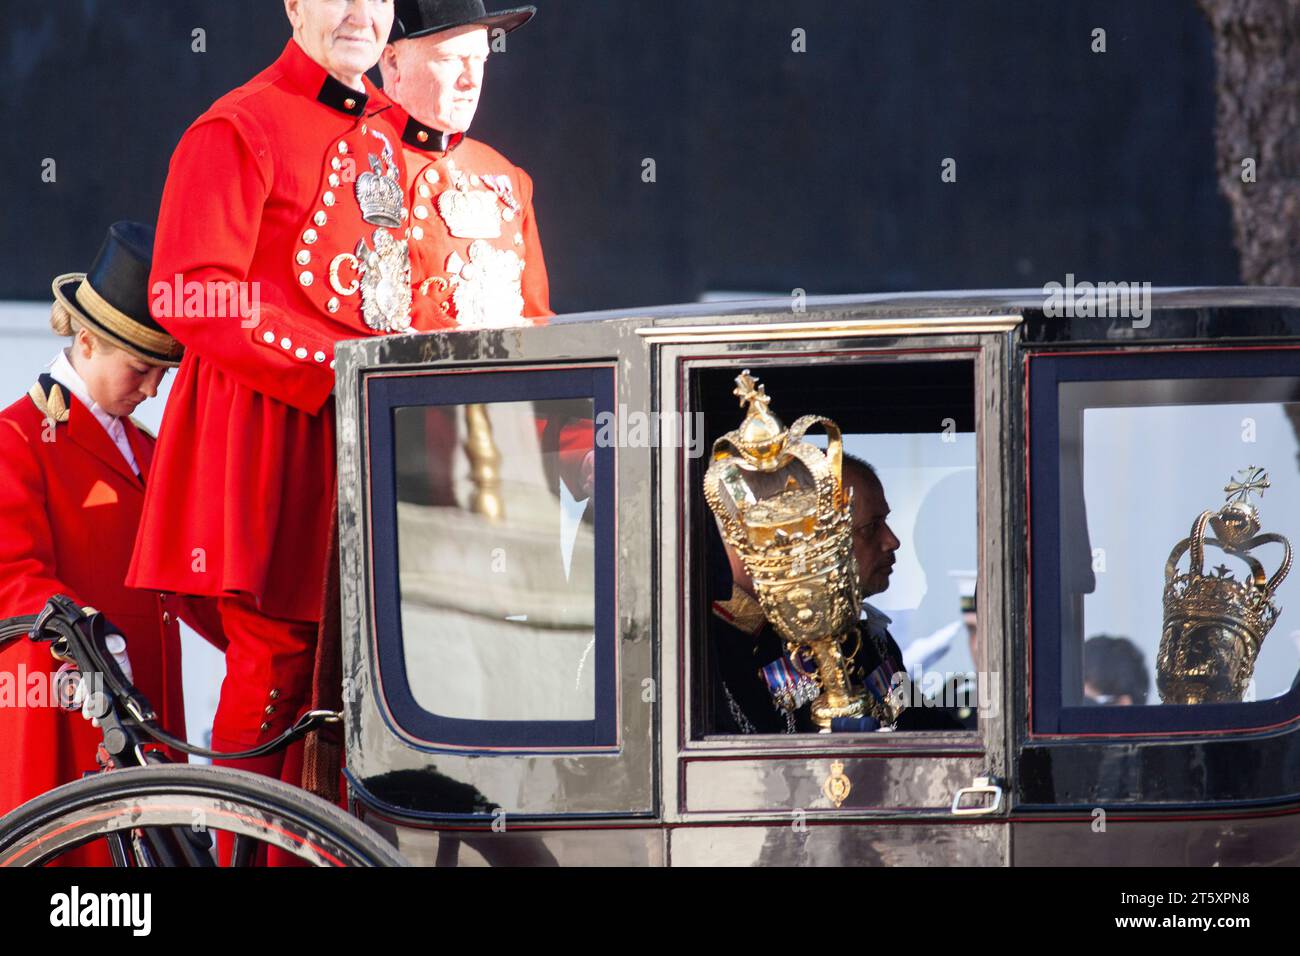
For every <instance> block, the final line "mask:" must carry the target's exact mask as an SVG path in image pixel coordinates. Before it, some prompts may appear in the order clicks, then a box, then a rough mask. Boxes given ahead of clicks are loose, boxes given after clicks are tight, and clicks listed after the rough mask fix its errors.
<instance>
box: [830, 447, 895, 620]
mask: <svg viewBox="0 0 1300 956" xmlns="http://www.w3.org/2000/svg"><path fill="white" fill-rule="evenodd" d="M844 475H845V479H846V480H847V482H848V485H849V487H850V488H852V489H853V556H854V557H855V558H857V561H858V581H859V583H860V584H861V585H862V596H863V597H869V596H870V595H872V594H879V593H880V592H881V591H883V590H885V589H886V588H887V587H889V576H890V574H892V573H893V570H894V552H895V551H897V550H898V548H899V544H900V542H899V540H898V538H897V537H895V536H894V532H893V531H891V530H890V527H889V523H888V522H887V521H886V520H885V519H886V518H888V517H889V503H888V502H887V501H885V489H884V488H883V487H881V485H880V481H879V479H877V478H876V477H875V476H874V475H872V474H869V473H864V472H863V471H862V470H861V469H859V468H853V467H850V468H846V469H845V470H844Z"/></svg>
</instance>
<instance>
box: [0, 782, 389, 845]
mask: <svg viewBox="0 0 1300 956" xmlns="http://www.w3.org/2000/svg"><path fill="white" fill-rule="evenodd" d="M215 831H224V832H226V833H229V834H231V835H232V836H233V838H234V853H233V860H232V865H233V866H247V865H250V863H251V861H252V860H253V858H254V856H255V853H256V850H257V849H258V848H259V844H265V845H267V846H274V847H278V848H280V849H281V850H284V851H287V852H288V853H291V854H293V855H294V856H296V857H299V858H300V859H302V860H305V861H306V862H307V863H309V864H311V865H313V866H404V865H406V862H405V860H403V859H402V857H401V855H400V854H399V853H398V852H397V851H396V850H395V849H394V848H393V847H392V846H391V845H390V844H389V843H387V842H385V841H384V839H383V838H382V837H380V836H379V835H378V834H377V833H375V831H373V830H371V829H370V828H369V827H366V826H365V825H364V824H362V823H361V822H360V821H359V820H357V819H356V818H355V817H352V816H349V815H348V814H346V813H344V812H343V811H342V810H340V809H339V808H338V807H336V806H334V805H332V804H330V803H327V802H326V801H324V800H321V799H320V798H319V797H316V796H314V795H313V794H310V793H308V792H307V791H305V790H300V789H299V788H297V787H293V786H290V785H289V784H286V783H281V782H280V781H279V780H272V779H271V778H269V777H263V776H259V775H257V774H252V773H247V772H245V771H242V770H232V769H230V768H228V767H208V766H201V765H192V764H175V765H167V766H155V767H131V768H126V769H122V770H114V771H111V772H109V773H103V774H99V775H98V776H95V777H88V778H86V779H84V780H78V781H76V782H74V783H68V784H64V785H63V786H61V787H58V788H56V789H54V790H51V791H50V792H49V793H46V794H42V795H41V796H39V797H37V798H36V799H34V800H31V801H28V802H27V803H25V804H23V805H22V806H21V807H18V808H17V809H16V810H14V811H13V812H12V813H10V814H9V815H8V816H6V817H4V818H0V867H6V866H43V865H45V864H47V863H50V862H51V861H53V860H56V859H57V858H58V857H60V856H62V855H63V854H65V853H68V852H69V851H71V850H73V849H75V848H77V847H79V846H82V845H84V844H87V843H90V842H93V841H95V840H101V839H107V840H108V843H109V847H110V850H111V851H112V854H113V858H114V861H115V863H117V864H118V865H125V866H132V865H145V866H168V865H174V866H211V865H214V864H213V860H212V857H211V855H210V854H209V853H208V852H207V851H206V849H204V848H203V847H204V845H206V844H207V843H208V840H207V837H206V834H207V833H209V832H215ZM196 837H197V839H196Z"/></svg>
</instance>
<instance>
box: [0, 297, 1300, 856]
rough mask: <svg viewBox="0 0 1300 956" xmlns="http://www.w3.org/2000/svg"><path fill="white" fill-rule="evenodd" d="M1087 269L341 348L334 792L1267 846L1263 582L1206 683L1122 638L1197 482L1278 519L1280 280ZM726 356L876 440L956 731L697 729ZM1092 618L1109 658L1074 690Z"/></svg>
mask: <svg viewBox="0 0 1300 956" xmlns="http://www.w3.org/2000/svg"><path fill="white" fill-rule="evenodd" d="M1113 291H1114V290H1111V292H1110V293H1107V292H1106V290H1100V292H1099V293H1098V294H1095V295H1093V296H1092V297H1091V298H1080V299H1079V300H1078V302H1077V303H1073V300H1070V301H1071V302H1072V303H1073V304H1071V305H1067V306H1066V309H1065V311H1066V312H1067V314H1065V315H1061V314H1058V313H1059V311H1060V310H1058V309H1057V308H1056V306H1057V305H1059V302H1058V303H1053V302H1052V301H1051V300H1050V299H1049V298H1046V297H1045V296H1044V295H1042V294H1039V293H985V294H969V293H960V294H952V295H901V296H875V297H853V298H847V297H846V298H826V299H810V300H807V301H806V302H804V301H801V300H798V299H796V300H794V301H793V302H791V301H785V300H782V301H755V302H737V303H729V304H725V305H716V304H715V305H702V306H692V307H681V308H672V309H658V310H645V311H644V312H632V313H617V314H615V313H609V314H604V313H602V314H592V315H579V316H567V317H563V318H560V319H557V320H555V321H554V323H553V324H552V325H551V326H550V327H547V328H540V329H532V328H529V329H508V330H491V331H482V332H462V333H456V334H448V335H422V336H395V337H386V338H376V339H369V340H365V341H359V342H355V343H350V344H347V345H345V346H342V347H340V349H339V351H338V372H337V374H338V387H337V413H338V417H339V432H338V434H339V439H338V440H339V463H340V479H339V482H340V483H339V522H340V552H341V569H340V575H341V577H340V580H341V590H342V621H343V692H344V726H345V739H346V775H347V779H348V783H349V791H350V792H349V799H350V804H351V807H352V810H353V813H354V815H355V816H356V817H358V818H359V819H360V820H361V821H362V822H363V823H364V824H366V825H367V827H368V828H369V830H370V832H372V833H375V834H378V835H379V836H381V837H382V838H383V839H385V840H387V841H388V842H389V843H391V844H392V845H393V846H395V847H396V849H397V850H398V851H399V852H400V854H401V855H402V857H403V858H404V859H405V860H406V861H408V862H410V863H413V864H418V865H433V864H438V865H457V864H459V865H471V864H483V863H486V864H561V865H572V864H590V863H599V864H631V865H696V864H767V863H775V864H805V863H806V864H832V865H857V864H947V865H994V866H1006V865H1032V864H1044V863H1060V862H1062V861H1063V860H1067V859H1068V860H1069V861H1071V862H1072V863H1076V864H1079V865H1090V864H1103V863H1105V864H1153V863H1155V864H1190V865H1213V864H1232V863H1247V862H1248V863H1262V864H1286V863H1295V862H1296V850H1295V847H1296V845H1297V842H1298V841H1297V839H1296V837H1297V833H1298V830H1297V827H1298V826H1300V825H1298V824H1297V818H1296V816H1295V814H1296V812H1297V808H1298V807H1300V727H1298V725H1297V718H1298V717H1300V684H1298V683H1297V680H1296V678H1297V671H1298V670H1300V624H1296V625H1295V626H1293V625H1292V622H1293V621H1297V622H1300V618H1294V617H1293V615H1294V614H1297V613H1300V611H1297V610H1295V608H1296V607H1297V606H1300V605H1298V604H1297V600H1296V599H1293V598H1290V597H1288V595H1289V594H1290V591H1291V588H1292V586H1293V585H1294V586H1295V587H1300V581H1295V582H1293V581H1289V580H1287V581H1281V582H1279V583H1278V588H1277V594H1276V600H1277V603H1279V604H1280V605H1281V607H1282V611H1281V615H1280V617H1279V618H1278V620H1277V623H1276V624H1275V625H1273V626H1272V627H1271V630H1270V631H1269V632H1268V634H1267V637H1266V640H1264V642H1263V644H1262V646H1261V647H1260V648H1257V649H1256V650H1258V659H1257V660H1255V661H1254V664H1255V667H1254V671H1253V675H1252V680H1251V681H1250V683H1249V686H1247V687H1245V688H1244V689H1243V690H1242V691H1241V693H1240V695H1239V699H1235V700H1232V701H1227V702H1224V701H1219V702H1205V703H1182V702H1170V703H1164V702H1162V695H1165V694H1166V692H1167V686H1166V685H1165V684H1163V683H1161V681H1162V673H1163V672H1161V673H1158V671H1160V667H1159V666H1158V662H1157V658H1158V657H1159V653H1160V641H1161V636H1162V627H1163V624H1164V618H1165V611H1166V607H1165V604H1164V601H1165V594H1166V562H1167V560H1168V558H1169V556H1170V553H1171V551H1175V550H1176V547H1175V546H1176V545H1178V543H1179V541H1180V539H1183V538H1184V537H1186V536H1188V533H1189V531H1188V529H1189V527H1190V526H1191V525H1192V523H1193V521H1194V519H1196V517H1197V515H1198V514H1199V513H1201V512H1202V511H1204V510H1206V509H1209V510H1213V509H1214V508H1217V507H1219V505H1220V504H1222V503H1223V500H1224V492H1223V490H1222V489H1223V488H1224V487H1225V484H1226V483H1227V482H1229V481H1230V480H1236V481H1238V482H1239V484H1241V483H1244V484H1247V485H1251V488H1250V489H1248V490H1249V491H1250V492H1251V493H1253V494H1254V496H1255V497H1254V498H1253V499H1251V500H1253V501H1257V502H1258V505H1259V509H1260V513H1261V514H1262V516H1263V521H1264V524H1265V526H1266V528H1267V530H1269V531H1272V532H1277V533H1279V534H1280V535H1282V536H1291V537H1294V536H1295V535H1296V534H1297V533H1300V504H1298V502H1300V438H1298V437H1297V436H1300V347H1298V346H1297V343H1298V342H1300V291H1296V290H1285V289H1188V290H1156V291H1155V292H1154V293H1152V295H1151V298H1150V302H1149V309H1143V310H1141V311H1138V312H1137V314H1134V313H1133V312H1132V311H1128V312H1125V313H1124V314H1119V315H1117V314H1115V305H1116V298H1115V296H1114V294H1113ZM1099 313H1100V314H1099ZM745 369H748V370H751V372H752V373H753V374H754V375H756V376H758V377H759V378H761V380H762V381H763V382H764V383H765V385H766V387H767V390H768V394H769V395H771V396H772V398H773V403H774V408H776V409H777V410H778V411H779V412H780V413H781V414H782V416H783V417H784V418H785V419H786V420H787V421H788V420H791V419H793V418H795V417H797V416H800V415H804V414H817V415H824V416H827V417H828V418H831V419H834V420H835V421H836V422H838V424H839V426H840V428H841V429H842V431H843V433H844V435H845V447H846V449H847V450H849V451H851V452H854V453H855V454H858V455H860V456H861V457H862V458H865V459H867V460H868V461H870V462H871V463H872V464H873V465H874V467H875V468H876V470H877V473H878V474H879V475H880V477H881V482H882V484H883V486H884V488H885V491H886V494H887V496H888V497H889V499H890V502H891V505H892V507H893V509H894V515H895V516H896V517H894V518H891V521H893V522H894V527H895V528H896V529H898V530H899V531H900V533H899V537H900V539H902V542H903V545H902V547H901V548H900V549H899V552H898V558H899V561H898V568H897V573H896V574H895V576H894V578H893V580H892V582H891V585H890V589H889V590H888V591H886V592H884V593H883V594H880V595H876V596H874V597H873V598H872V599H871V600H872V601H873V602H876V603H877V604H878V605H879V606H880V607H881V608H883V611H884V613H886V614H888V615H889V616H890V617H891V618H892V623H891V625H890V626H891V630H892V633H893V635H894V637H895V638H896V639H898V641H899V644H900V645H901V646H902V647H903V651H904V655H905V657H907V655H909V654H910V659H909V669H912V670H914V678H915V681H914V684H915V686H919V687H920V688H921V689H922V694H921V697H920V698H918V699H917V701H916V705H917V706H938V707H944V708H948V709H949V710H951V711H952V712H953V713H954V714H956V715H958V716H959V717H960V718H961V719H962V724H963V728H964V729H946V730H924V731H921V730H918V731H903V730H895V731H874V732H842V733H802V734H801V733H794V734H736V733H724V732H720V731H719V729H718V721H717V720H716V715H717V714H718V712H719V706H720V702H719V700H718V682H717V680H716V668H717V648H716V647H715V646H714V645H713V643H712V639H711V637H710V634H711V619H712V615H713V613H714V607H715V602H717V601H719V600H723V599H725V597H726V596H727V591H726V588H727V587H728V577H727V573H726V570H725V569H726V561H725V558H724V556H723V554H722V551H721V541H720V539H719V537H718V535H717V533H716V529H715V527H714V523H713V520H712V516H711V515H710V514H709V512H708V508H707V507H706V505H705V501H704V497H703V493H702V484H703V475H704V470H705V468H706V467H707V465H708V456H709V449H710V447H711V444H712V442H713V441H714V440H715V439H716V438H717V437H718V436H720V435H722V434H723V433H725V432H727V431H729V430H730V429H732V428H734V427H735V426H736V424H737V423H738V422H739V419H740V411H739V409H738V407H737V404H736V400H735V397H734V395H733V394H732V389H733V380H734V378H735V377H736V376H737V375H738V374H739V373H740V372H741V371H742V370H745ZM588 452H590V454H587V453H588ZM1250 469H1261V470H1263V471H1265V472H1266V473H1267V476H1268V481H1269V482H1270V486H1271V487H1270V488H1269V490H1268V492H1267V493H1265V494H1264V495H1263V496H1262V497H1260V494H1259V492H1260V489H1261V487H1262V480H1263V479H1262V478H1261V477H1260V473H1259V472H1258V471H1251V470H1250ZM1182 560H1183V562H1184V563H1185V561H1186V559H1185V558H1184V559H1182ZM1260 560H1261V561H1271V562H1272V563H1273V564H1274V565H1278V564H1280V563H1281V562H1282V560H1283V559H1282V558H1281V550H1280V547H1279V548H1277V549H1276V550H1274V551H1267V550H1265V552H1263V553H1261V556H1260ZM1270 570H1271V569H1270ZM1295 597H1296V598H1300V595H1296V596H1295ZM963 598H966V599H970V598H975V604H976V610H975V611H974V614H973V615H972V614H971V613H970V604H969V600H968V602H967V604H965V605H963V603H962V599H963ZM1106 648H1109V649H1110V651H1114V650H1115V649H1116V648H1123V649H1124V652H1125V654H1127V659H1128V661H1129V663H1130V665H1131V666H1130V667H1129V673H1130V676H1131V675H1132V673H1133V672H1134V671H1135V670H1141V671H1142V672H1143V674H1144V678H1143V679H1142V680H1136V681H1135V682H1131V683H1130V684H1129V685H1126V686H1125V688H1124V689H1123V690H1122V692H1121V691H1120V690H1117V689H1116V688H1115V687H1108V686H1107V682H1108V681H1110V680H1112V679H1113V678H1114V679H1118V678H1116V673H1117V671H1116V670H1115V668H1116V665H1115V663H1114V661H1115V660H1116V657H1115V655H1114V654H1113V653H1111V654H1109V658H1107V654H1102V653H1101V652H1100V650H1104V649H1106ZM1099 649H1100V650H1099ZM1120 656H1121V658H1122V657H1123V656H1124V655H1120ZM1106 659H1109V660H1110V661H1111V664H1110V665H1106V664H1105V661H1106ZM1099 662H1100V663H1099ZM1108 666H1109V668H1110V669H1109V670H1108V669H1107V667H1108ZM963 675H965V682H964V683H962V681H961V679H960V678H962V677H963ZM934 676H937V679H936V680H934V681H932V682H931V681H929V678H930V677H934ZM959 685H960V686H961V687H962V688H964V690H965V694H966V696H964V697H962V698H960V699H948V695H949V692H950V691H952V690H953V688H955V687H958V686H959ZM1175 699H1176V698H1175V697H1173V696H1170V700H1175ZM138 772H139V771H136V770H128V771H124V772H122V773H120V774H110V775H106V776H105V777H103V778H100V781H104V780H108V779H109V778H111V777H113V776H119V777H121V778H130V776H131V775H132V774H136V773H138ZM97 785H98V786H100V787H101V788H103V787H105V786H108V784H106V783H104V782H99V781H97ZM70 786H71V787H83V786H85V783H84V782H83V783H81V784H74V785H70ZM61 789H67V788H61ZM43 799H44V798H43ZM82 806H84V804H82ZM18 813H19V814H20V813H22V811H21V810H20V811H18ZM17 815H18V814H15V815H14V816H11V817H10V829H9V830H8V831H6V832H7V833H8V837H7V838H0V852H6V849H5V848H6V847H7V848H8V850H7V852H13V848H14V846H16V845H18V844H19V843H21V842H22V840H23V839H26V837H24V836H23V833H26V834H28V835H30V834H31V833H33V832H35V830H34V829H33V827H34V826H35V825H34V824H30V823H25V824H24V827H26V829H25V830H23V833H18V834H17V835H15V833H16V831H15V830H14V829H13V827H12V821H13V820H14V818H15V817H16V816H17ZM51 819H52V817H51V816H50V814H49V813H47V814H46V817H45V818H44V822H43V824H42V825H44V826H47V827H48V825H49V824H50V821H51ZM372 861H373V862H384V861H383V860H380V859H378V858H377V857H376V858H374V859H373V860H372Z"/></svg>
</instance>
